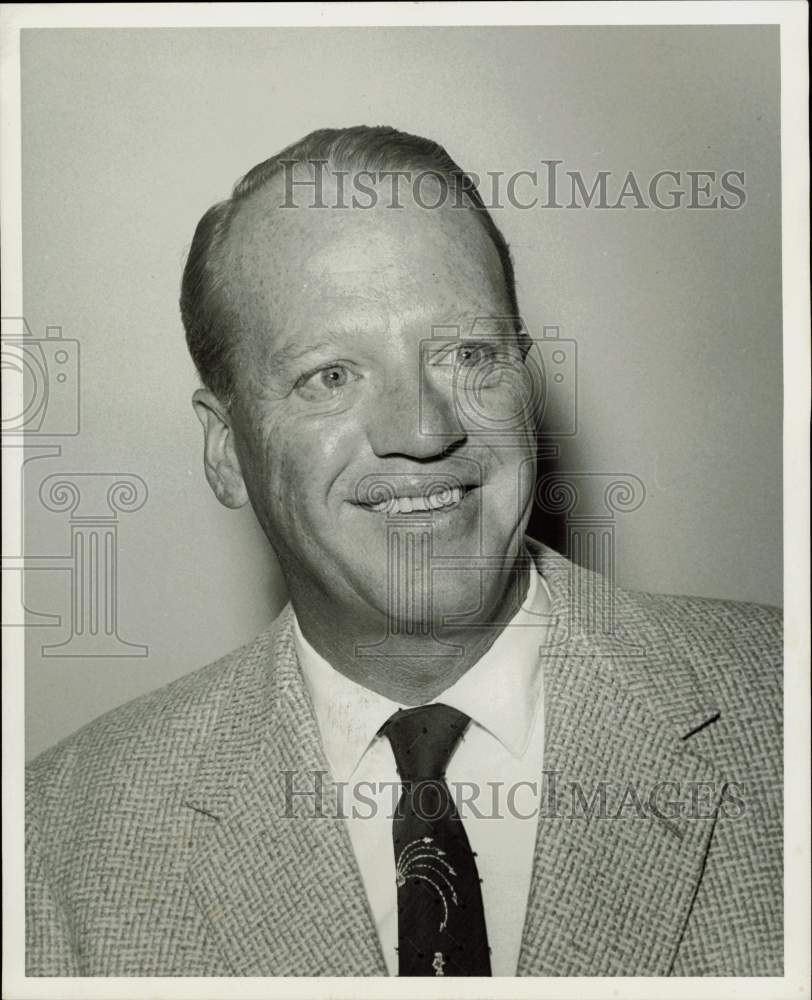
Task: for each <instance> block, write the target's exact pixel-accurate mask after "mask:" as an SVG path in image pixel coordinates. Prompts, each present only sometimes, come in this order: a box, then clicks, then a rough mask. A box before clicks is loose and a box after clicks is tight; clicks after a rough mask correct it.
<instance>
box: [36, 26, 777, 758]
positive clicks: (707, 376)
mask: <svg viewBox="0 0 812 1000" xmlns="http://www.w3.org/2000/svg"><path fill="white" fill-rule="evenodd" d="M22 69H23V170H24V188H23V226H24V272H23V278H24V303H25V315H26V318H27V320H28V322H29V324H30V326H31V328H32V330H33V331H34V333H35V334H36V335H37V336H42V335H43V333H44V328H45V326H46V325H60V326H62V327H63V330H64V336H65V337H72V338H76V339H78V340H79V341H80V342H81V366H82V367H81V406H82V431H81V434H80V435H79V436H78V437H75V438H66V439H63V442H62V443H63V449H62V455H61V457H59V458H57V459H43V460H40V461H38V462H32V463H31V464H30V465H29V471H28V473H27V485H26V497H25V503H26V537H27V548H28V553H29V554H30V555H38V554H44V555H48V554H50V555H55V554H59V553H62V552H65V551H66V550H67V548H68V545H69V528H68V521H67V518H66V515H64V514H54V513H50V512H48V511H46V510H45V509H44V508H43V507H42V505H41V504H40V502H39V500H38V498H37V491H38V489H39V484H40V482H41V480H42V478H43V477H44V476H45V475H47V474H50V473H53V472H132V473H136V474H137V475H139V476H141V477H142V478H143V479H144V480H145V482H146V483H147V485H148V488H149V499H148V501H147V503H146V504H145V506H144V507H143V508H142V509H141V510H140V511H138V512H136V513H133V514H131V515H122V516H121V519H120V527H119V533H120V540H119V558H120V594H119V607H120V633H121V635H122V637H123V638H125V639H128V640H130V641H133V642H138V643H144V644H147V645H148V646H149V655H148V656H147V657H145V658H141V659H128V658H122V659H113V658H89V659H84V660H83V659H78V660H77V659H63V658H52V657H44V656H43V655H42V654H41V647H42V645H43V644H44V643H47V642H56V641H60V640H61V639H62V638H64V637H65V635H66V631H65V630H64V629H42V628H35V629H31V630H30V632H29V637H28V638H29V642H28V655H27V688H26V708H27V744H28V751H29V754H34V753H36V752H38V751H39V750H41V749H42V748H44V747H45V746H48V745H50V744H51V743H53V742H56V741H57V740H58V739H60V738H62V737H63V736H65V735H67V734H68V733H70V732H72V731H73V730H75V729H76V728H78V727H79V726H80V725H82V724H84V723H85V722H86V721H88V720H89V719H91V718H93V717H94V716H96V715H98V714H100V713H101V712H103V711H106V710H107V709H109V708H111V707H113V706H115V705H117V704H120V703H122V702H124V701H126V700H128V699H129V698H131V697H133V696H136V695H138V694H140V693H142V692H144V691H148V690H150V689H152V688H155V687H157V686H159V685H161V684H163V683H165V682H167V681H169V680H172V679H174V678H175V677H178V676H179V675H181V674H183V673H185V672H187V671H190V670H192V669H194V668H196V667H198V666H202V665H203V664H204V663H206V662H208V661H210V660H212V659H213V658H215V657H217V656H219V655H220V654H222V653H225V652H226V651H228V650H230V649H232V648H233V647H235V646H237V645H239V644H240V643H242V642H243V641H246V640H248V639H250V638H251V637H252V636H253V635H254V634H255V633H256V632H257V631H259V630H260V628H261V627H262V626H263V625H264V624H265V623H266V622H267V621H268V620H269V619H270V617H271V616H272V615H274V614H275V612H276V611H277V610H278V609H279V608H280V607H281V605H282V603H283V602H284V599H285V598H284V589H283V585H282V582H281V580H280V578H279V573H278V570H277V567H276V565H275V562H274V559H273V556H272V554H271V553H270V552H269V550H268V548H267V546H266V544H265V542H264V539H263V537H262V536H261V534H260V532H259V530H258V528H257V527H256V525H255V523H254V519H253V515H252V514H251V513H250V511H247V510H243V511H241V512H238V513H234V512H229V511H226V510H225V509H223V508H221V507H220V506H218V504H217V502H216V500H215V499H214V497H213V496H212V495H211V493H210V492H209V489H208V486H207V485H206V482H205V480H204V478H203V474H202V468H201V432H200V428H199V425H198V424H197V421H196V420H195V418H194V416H193V413H192V409H191V406H190V404H189V397H190V395H191V392H192V390H193V388H194V387H195V384H196V382H195V376H194V372H193V369H192V366H191V362H190V361H189V360H188V357H187V354H186V349H185V345H184V340H183V335H182V328H181V324H180V319H179V316H178V311H177V305H176V303H177V293H178V285H179V279H180V272H181V268H182V263H183V260H184V254H185V250H186V248H187V246H188V243H189V241H190V239H191V235H192V232H193V229H194V226H195V224H196V222H197V220H198V218H199V217H200V215H201V214H202V212H203V211H204V210H205V209H206V208H207V207H208V206H209V205H210V204H211V203H212V202H213V201H215V200H218V199H220V198H222V197H224V196H226V195H227V193H228V191H229V189H230V187H231V184H232V183H233V182H234V181H235V180H236V179H237V178H238V177H239V176H240V175H241V174H242V173H244V172H245V171H246V170H247V169H248V168H249V167H251V166H252V165H253V164H254V163H256V162H257V161H259V160H261V159H264V158H265V157H267V156H269V155H271V154H272V153H274V152H276V151H278V150H279V149H280V148H281V147H282V146H284V145H285V144H287V143H289V142H291V141H293V140H294V139H297V138H299V137H300V136H302V135H303V134H305V133H306V132H308V131H310V130H311V129H313V128H318V127H323V126H336V125H349V124H358V123H366V124H391V125H394V126H396V127H399V128H402V129H405V130H407V131H412V132H417V133H421V134H425V135H429V136H431V137H433V138H436V139H438V140H439V141H440V142H442V143H443V144H444V145H445V146H446V148H447V149H448V150H449V152H450V153H451V155H452V156H453V157H454V158H455V159H456V160H457V161H458V162H459V163H461V164H462V165H463V166H464V167H465V168H467V169H469V170H473V171H477V172H483V173H484V172H485V171H487V170H503V171H505V172H506V173H510V172H512V171H516V170H526V169H529V170H532V169H537V168H538V165H539V161H540V160H541V159H550V158H557V159H562V160H564V161H565V167H566V168H567V169H579V170H581V171H583V172H584V173H585V174H586V175H587V176H592V175H593V174H594V172H595V171H597V170H611V171H613V172H614V173H615V174H616V175H619V176H621V177H622V176H623V175H625V173H626V172H627V171H628V170H634V171H635V172H636V173H637V174H638V175H639V176H641V177H643V178H647V177H649V176H651V175H652V174H654V173H656V172H657V171H658V170H664V169H674V170H680V171H683V172H684V171H688V170H716V171H720V172H721V171H724V170H728V169H735V170H744V171H745V174H746V187H747V194H748V200H747V203H746V205H745V207H744V208H742V209H741V210H739V211H727V212H723V211H685V210H680V211H674V212H663V211H654V210H652V211H637V210H632V209H630V208H629V209H625V210H623V211H599V210H595V209H591V210H581V211H567V210H560V211H553V210H540V209H537V210H530V211H524V212H522V211H517V210H515V209H513V210H504V211H501V212H496V213H495V215H496V220H497V223H498V224H499V225H500V226H501V227H502V228H503V230H504V232H505V234H506V236H507V238H508V240H509V242H510V243H511V245H512V247H513V251H514V255H515V258H516V262H517V273H518V282H519V296H520V303H521V306H522V311H523V314H524V316H525V319H526V320H527V322H528V324H529V325H530V327H531V330H533V331H534V332H540V329H541V326H542V325H543V324H557V325H560V327H561V332H562V336H567V337H571V338H573V339H575V340H576V341H577V343H578V349H579V421H580V431H579V434H578V435H577V437H576V438H575V439H574V440H572V441H570V442H569V443H568V444H566V446H565V447H564V450H563V453H562V456H561V461H560V463H559V464H560V466H561V468H565V469H581V470H588V471H602V472H603V471H606V472H630V473H634V474H635V475H637V476H638V477H639V478H640V479H641V480H642V481H643V482H644V483H645V485H646V489H647V497H646V501H645V503H644V504H643V506H642V507H641V508H640V509H639V510H638V511H636V512H635V513H633V514H630V515H628V516H626V517H625V518H622V519H620V520H619V522H618V545H617V579H618V582H619V583H620V584H622V585H624V586H628V587H635V588H642V589H648V590H655V591H662V592H690V593H696V594H702V595H708V596H717V597H727V598H736V599H743V600H756V601H762V602H767V603H774V604H780V603H781V564H780V558H781V553H780V532H781V450H780V446H781V381H780V378H781V375H780V373H781V327H780V306H781V299H780V243H779V239H780V232H779V220H780V190H779V145H778V143H779V132H778V127H779V117H778V98H779V91H778V85H779V70H778V33H777V29H773V28H767V27H741V28H740V27H718V28H704V27H703V28H549V27H548V28H529V27H525V28H514V29H501V28H500V29H481V28H453V29H404V28H400V29H360V30H359V29H355V30H346V29H286V30H280V29H267V30H257V29H250V30H237V29H230V30H202V29H198V30H160V31H144V30H117V31H109V30H97V31H84V30H63V31H57V30H50V31H26V32H24V33H23V44H22ZM26 594H27V603H28V604H29V606H30V607H32V608H35V609H36V610H40V611H51V612H55V613H59V614H62V615H63V617H64V616H66V614H67V612H68V608H69V586H68V580H67V575H66V574H64V573H53V572H52V573H47V572H42V573H31V574H29V579H28V581H27V591H26Z"/></svg>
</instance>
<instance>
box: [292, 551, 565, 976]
mask: <svg viewBox="0 0 812 1000" xmlns="http://www.w3.org/2000/svg"><path fill="white" fill-rule="evenodd" d="M540 584H541V585H540ZM549 601H550V598H549V591H548V589H547V584H546V583H545V582H544V580H543V578H541V577H540V576H539V575H538V573H537V572H535V571H532V572H531V573H530V581H529V586H528V590H527V596H526V597H525V600H524V603H523V605H522V607H521V609H520V610H519V612H518V613H517V614H516V615H515V617H514V618H513V619H512V620H511V621H510V623H509V624H508V625H507V626H506V628H505V629H504V630H503V631H502V632H501V633H500V635H499V636H498V637H497V639H496V641H495V642H494V643H493V644H492V646H491V647H490V649H488V651H487V652H486V653H485V654H484V655H483V656H482V657H481V658H480V659H479V660H478V661H477V662H476V663H475V664H474V665H473V666H472V667H471V668H470V669H469V670H468V671H467V672H466V673H465V674H463V676H462V677H460V678H459V680H457V681H456V682H455V683H454V684H453V685H452V686H451V687H449V688H447V689H446V690H445V691H443V692H442V694H440V695H438V696H437V697H436V698H435V699H434V702H441V703H442V704H445V705H450V706H451V707H453V708H456V709H457V710H459V711H460V712H464V713H465V714H466V715H468V716H470V718H471V724H470V725H469V726H468V728H467V730H466V731H465V734H464V736H463V738H462V739H461V740H460V742H459V744H458V746H457V748H456V750H455V752H454V753H453V755H452V757H451V759H450V761H449V763H448V767H447V769H446V781H447V783H448V785H449V788H450V789H451V791H452V795H453V796H454V798H455V801H457V802H458V803H459V804H458V808H459V811H460V814H461V816H462V820H463V823H464V826H465V831H466V833H467V835H468V840H469V842H470V844H471V849H472V850H473V851H474V852H475V853H476V863H477V868H478V870H479V875H480V878H481V879H482V901H483V905H484V910H485V923H486V926H487V931H488V943H489V944H490V947H491V971H492V974H493V975H494V976H513V975H515V974H516V966H517V962H518V958H519V949H520V946H521V937H522V929H523V925H524V917H525V910H526V907H527V895H528V890H529V888H530V878H531V874H532V863H533V853H534V846H535V838H536V826H537V814H538V804H539V793H540V786H541V771H542V764H543V751H544V713H543V711H542V703H543V692H542V680H543V678H542V662H541V656H540V649H541V646H542V645H543V643H544V640H545V632H546V619H545V618H544V617H542V616H544V615H545V613H546V612H547V611H548V610H549V606H550V605H549ZM294 634H295V641H296V648H297V653H298V656H299V662H300V663H301V666H302V670H303V673H304V676H305V680H306V682H307V685H308V687H309V690H310V693H311V696H312V698H313V705H314V708H315V713H316V718H317V722H318V726H319V730H320V733H321V739H322V744H323V747H324V751H325V755H326V757H327V761H328V763H329V764H330V767H331V770H332V773H333V777H334V779H335V780H336V782H339V783H342V782H347V783H348V784H347V785H346V787H344V788H343V795H342V799H343V802H342V812H343V813H344V814H345V815H346V817H347V825H348V829H349V834H350V840H351V842H352V846H353V850H354V851H355V856H356V858H357V861H358V867H359V869H360V872H361V879H362V881H363V884H364V888H365V889H366V893H367V898H368V900H369V905H370V909H371V911H372V915H373V918H374V920H375V924H376V926H377V929H378V934H379V937H380V941H381V947H382V949H383V954H384V957H385V959H386V965H387V968H388V970H389V974H390V975H392V976H396V975H397V972H398V958H397V951H396V947H397V942H398V928H397V886H396V882H395V856H394V847H393V843H392V813H393V810H394V807H395V805H396V803H397V800H398V798H399V784H398V783H399V778H398V773H397V768H396V766H395V758H394V755H393V753H392V748H391V746H390V743H389V740H388V739H387V738H386V737H385V736H378V735H377V734H378V730H379V729H380V728H381V726H382V725H383V723H384V722H385V721H386V720H387V719H388V718H389V716H390V715H392V713H393V712H396V711H397V710H398V709H399V708H402V707H403V706H400V705H398V704H397V703H395V702H393V701H390V700H389V699H388V698H385V697H384V696H383V695H380V694H377V693H376V692H375V691H370V690H369V689H368V688H365V687H363V686H361V685H359V684H356V683H355V682H354V681H352V680H350V679H349V678H347V677H345V676H344V675H343V674H341V673H339V672H338V671H337V670H335V669H334V668H333V667H331V666H330V664H329V663H328V662H327V661H326V660H325V659H324V658H323V657H321V656H320V655H319V654H318V653H317V652H316V651H315V649H313V647H312V646H311V645H310V644H309V643H308V641H307V640H306V639H305V638H304V636H303V635H302V633H301V630H300V629H299V625H298V622H296V623H295V626H294ZM462 782H465V783H469V784H467V785H464V786H460V785H459V784H458V783H462ZM527 782H529V783H530V786H528V785H527V784H522V783H527ZM367 783H368V784H367ZM470 783H474V787H475V788H476V789H478V791H477V792H474V791H473V790H472V789H471V786H470ZM531 786H532V787H531ZM466 799H467V802H466Z"/></svg>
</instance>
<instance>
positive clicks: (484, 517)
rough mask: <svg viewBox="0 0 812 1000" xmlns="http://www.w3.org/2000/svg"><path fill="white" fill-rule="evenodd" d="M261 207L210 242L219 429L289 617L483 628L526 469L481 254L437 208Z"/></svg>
mask: <svg viewBox="0 0 812 1000" xmlns="http://www.w3.org/2000/svg"><path fill="white" fill-rule="evenodd" d="M280 202H281V195H280V192H279V191H266V192H262V193H259V194H257V195H256V196H254V198H253V200H251V201H250V202H248V203H246V204H244V205H243V207H242V208H241V210H240V212H239V215H238V217H237V218H236V220H235V222H234V226H233V229H232V232H231V235H230V239H229V244H228V260H227V264H226V275H227V282H228V285H227V299H228V302H229V305H230V308H231V309H232V310H233V312H234V314H235V315H237V316H239V326H240V330H239V333H238V336H239V338H240V340H239V350H238V354H237V363H236V365H235V386H236V394H235V395H236V402H235V404H234V406H233V408H232V412H231V418H230V420H231V427H232V433H233V435H234V446H235V449H236V453H237V456H238V459H239V466H240V472H241V475H242V478H243V480H244V483H245V486H246V488H247V491H248V496H249V498H250V500H251V503H252V505H253V507H254V510H255V512H256V514H257V517H258V518H259V521H260V523H261V524H262V527H263V529H264V530H265V533H266V535H267V536H268V538H269V540H270V542H271V544H272V545H273V547H274V549H275V551H276V553H277V555H278V557H279V559H280V562H281V565H282V569H283V572H284V574H285V577H286V581H287V584H288V589H289V591H290V593H291V597H292V599H293V601H294V605H297V604H304V602H318V603H319V604H320V605H321V606H324V607H332V608H333V609H336V608H338V609H341V608H346V609H348V610H350V611H351V613H352V614H354V615H356V616H357V615H362V616H366V617H367V618H369V619H370V620H379V619H380V617H381V616H382V615H386V614H387V608H389V613H390V614H394V615H395V616H396V617H399V618H403V617H405V618H407V619H410V620H411V622H412V623H414V621H415V619H417V620H419V621H421V622H423V623H424V624H425V623H426V619H429V618H431V619H433V620H434V621H435V622H437V623H440V622H441V621H442V620H443V618H444V616H446V615H448V614H451V613H456V614H472V615H473V620H474V621H485V620H487V619H488V615H489V613H490V612H492V610H493V609H494V607H495V606H496V604H497V603H498V602H499V601H500V599H501V596H502V595H503V593H504V590H505V587H506V581H507V580H508V578H509V575H508V574H509V567H508V566H507V565H504V564H503V563H502V562H501V560H509V559H510V558H511V557H512V556H515V555H516V554H517V553H518V552H519V551H520V547H521V539H522V536H523V533H524V528H525V526H526V522H527V517H528V514H529V506H530V497H531V493H532V487H533V479H534V464H533V463H534V456H535V435H534V429H533V426H532V419H531V418H530V416H529V414H528V412H527V408H526V407H525V410H524V412H523V408H522V403H523V401H524V402H525V403H526V401H527V396H528V372H527V369H526V368H525V367H524V363H523V352H522V346H521V344H520V342H519V339H518V338H517V336H516V334H515V332H514V330H513V326H512V324H511V323H509V322H505V321H504V320H503V321H501V322H500V321H499V320H498V319H491V318H493V317H506V316H508V315H509V314H510V311H511V310H510V304H509V299H508V296H507V293H506V290H505V282H504V276H503V272H502V268H501V263H500V261H499V257H498V254H497V252H496V249H495V248H494V246H493V245H492V243H491V241H490V239H489V238H488V236H487V234H486V233H485V231H484V230H483V228H482V226H481V225H480V223H479V222H478V221H477V219H476V217H475V215H474V214H473V212H471V211H469V210H465V209H455V208H452V207H451V206H450V205H447V206H445V207H443V208H441V209H437V210H426V209H425V208H421V207H419V206H417V205H415V204H414V203H413V202H410V201H409V200H407V201H406V202H405V205H404V207H403V208H402V209H392V208H387V207H385V205H383V204H380V205H379V206H376V207H375V208H371V209H367V210H360V209H344V210H341V209H336V208H329V209H320V210H316V209H312V208H304V207H302V208H294V209H285V210H283V209H279V208H277V207H276V206H277V205H278V204H279V203H280ZM481 317H484V318H485V319H484V320H483V319H480V321H479V322H477V323H476V325H474V321H475V320H477V318H481ZM438 326H439V327H443V328H445V329H444V330H443V331H442V332H440V331H438V330H437V329H436V328H437V327H438ZM456 328H458V330H457V329H456ZM472 328H473V329H472ZM495 428H496V429H498V430H499V431H501V432H502V435H501V436H498V437H494V435H493V434H488V433H487V432H488V431H489V430H491V431H492V430H493V429H495ZM506 428H507V429H509V431H510V432H511V433H510V434H509V435H508V437H507V438H505V435H504V431H505V429H506ZM376 484H377V485H376ZM392 497H394V499H391V500H390V502H388V503H385V502H382V501H386V500H387V498H392ZM376 501H377V503H376ZM429 536H430V541H429ZM421 539H422V541H421ZM480 557H485V559H484V561H483V560H482V559H481V558H480ZM452 558H453V559H454V563H453V565H452V564H450V563H449V564H447V565H446V566H445V568H443V563H442V560H443V559H452ZM473 560H479V561H478V562H477V563H474V562H473ZM488 560H490V562H488ZM429 561H430V564H431V565H430V566H429ZM483 565H486V566H487V567H488V568H486V569H485V570H484V571H483V570H482V568H481V567H482V566H483ZM393 588H394V590H393Z"/></svg>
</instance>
